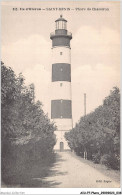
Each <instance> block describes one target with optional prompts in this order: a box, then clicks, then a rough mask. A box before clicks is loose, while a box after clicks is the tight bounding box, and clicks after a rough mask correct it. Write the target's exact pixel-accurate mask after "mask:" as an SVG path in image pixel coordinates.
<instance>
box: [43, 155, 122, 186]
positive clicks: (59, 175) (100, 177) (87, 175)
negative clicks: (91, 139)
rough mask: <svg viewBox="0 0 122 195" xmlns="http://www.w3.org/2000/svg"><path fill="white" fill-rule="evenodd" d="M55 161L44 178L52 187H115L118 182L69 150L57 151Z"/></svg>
mask: <svg viewBox="0 0 122 195" xmlns="http://www.w3.org/2000/svg"><path fill="white" fill-rule="evenodd" d="M56 155H57V162H56V163H55V166H54V167H52V168H51V172H50V175H49V177H47V178H44V179H43V181H44V182H45V183H50V184H51V187H53V188H55V187H56V188H117V187H120V184H119V182H116V181H114V180H113V179H112V178H110V177H109V176H106V175H105V174H103V173H101V172H100V171H98V170H96V169H95V168H94V167H92V166H90V165H88V164H87V163H84V162H82V161H80V160H79V159H78V158H77V157H75V155H72V153H70V152H62V153H57V154H56ZM106 171H108V170H106Z"/></svg>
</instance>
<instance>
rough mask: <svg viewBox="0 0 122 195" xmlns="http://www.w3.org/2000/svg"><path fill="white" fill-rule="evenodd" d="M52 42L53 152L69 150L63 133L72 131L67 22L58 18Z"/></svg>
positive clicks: (69, 50) (70, 37)
mask: <svg viewBox="0 0 122 195" xmlns="http://www.w3.org/2000/svg"><path fill="white" fill-rule="evenodd" d="M55 23H56V29H55V32H54V33H51V34H50V39H51V40H52V92H51V94H52V96H51V119H53V121H54V122H55V124H56V126H57V131H55V134H56V140H57V142H56V145H55V147H54V149H55V150H59V151H64V150H69V147H68V144H67V142H66V140H65V137H64V134H65V132H67V131H69V130H70V129H72V100H71V48H70V40H71V39H72V34H71V33H69V32H68V31H67V21H66V20H65V19H64V18H63V17H62V15H61V16H60V18H59V19H57V20H56V21H55Z"/></svg>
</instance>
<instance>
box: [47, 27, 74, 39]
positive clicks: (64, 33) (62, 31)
mask: <svg viewBox="0 0 122 195" xmlns="http://www.w3.org/2000/svg"><path fill="white" fill-rule="evenodd" d="M61 36H62V37H68V38H69V39H72V33H71V32H68V31H67V30H65V29H58V30H55V32H52V33H51V34H50V39H53V38H54V37H61Z"/></svg>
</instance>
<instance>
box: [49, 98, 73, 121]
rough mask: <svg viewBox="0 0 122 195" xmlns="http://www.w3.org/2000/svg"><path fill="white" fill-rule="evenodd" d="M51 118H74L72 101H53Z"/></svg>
mask: <svg viewBox="0 0 122 195" xmlns="http://www.w3.org/2000/svg"><path fill="white" fill-rule="evenodd" d="M51 118H52V119H53V118H72V101H71V100H52V101H51Z"/></svg>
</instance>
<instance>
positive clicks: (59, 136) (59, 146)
mask: <svg viewBox="0 0 122 195" xmlns="http://www.w3.org/2000/svg"><path fill="white" fill-rule="evenodd" d="M66 132H68V131H59V130H58V131H55V135H56V144H55V146H54V150H55V151H60V152H65V151H70V148H69V146H68V143H67V141H66V139H65V137H64V135H65V133H66Z"/></svg>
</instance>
